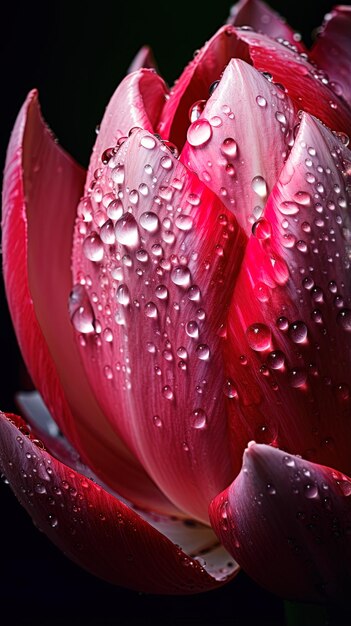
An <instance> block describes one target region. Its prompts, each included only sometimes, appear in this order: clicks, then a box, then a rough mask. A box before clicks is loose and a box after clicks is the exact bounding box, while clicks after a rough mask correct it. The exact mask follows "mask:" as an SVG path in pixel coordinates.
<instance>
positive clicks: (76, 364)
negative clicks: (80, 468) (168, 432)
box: [2, 92, 172, 510]
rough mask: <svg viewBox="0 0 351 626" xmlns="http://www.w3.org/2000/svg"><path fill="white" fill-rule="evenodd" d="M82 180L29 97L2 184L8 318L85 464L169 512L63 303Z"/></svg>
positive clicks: (125, 491)
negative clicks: (86, 366) (121, 429)
mask: <svg viewBox="0 0 351 626" xmlns="http://www.w3.org/2000/svg"><path fill="white" fill-rule="evenodd" d="M83 178H84V172H83V171H82V170H81V168H80V167H79V166H78V165H76V164H75V163H74V162H73V161H72V160H71V159H70V158H69V157H68V155H67V154H65V153H64V152H63V151H62V150H61V149H60V148H59V147H58V145H57V143H56V142H55V141H54V139H53V137H52V135H51V133H50V131H49V130H48V129H47V127H46V126H45V124H44V122H43V120H42V118H41V116H40V111H39V106H38V102H37V96H36V93H35V92H32V93H31V94H30V95H29V96H28V99H27V101H26V102H25V104H24V106H23V108H22V110H21V112H20V114H19V116H18V119H17V122H16V126H15V128H14V131H13V134H12V138H11V142H10V145H9V149H8V155H7V162H6V168H5V176H4V187H3V240H2V245H3V263H4V278H5V285H6V291H7V297H8V302H9V307H10V311H11V315H12V320H13V323H14V327H15V331H16V334H17V338H18V341H19V344H20V347H21V350H22V354H23V356H24V359H25V362H26V364H27V367H28V370H29V371H30V374H31V376H32V379H33V381H34V384H35V385H36V386H37V387H38V389H39V390H40V392H41V394H42V396H43V398H44V401H45V403H46V405H47V407H48V409H49V411H50V413H51V415H52V416H53V417H54V419H55V420H56V422H57V423H58V425H59V426H60V428H61V430H62V431H63V432H64V433H65V435H66V436H67V438H68V439H70V441H71V442H72V443H73V444H74V445H75V447H76V449H77V450H78V451H79V453H80V454H81V456H82V458H83V459H84V461H85V462H86V463H87V464H88V465H89V466H90V467H92V468H94V470H95V471H96V473H97V474H99V475H100V476H101V478H102V479H103V480H104V482H106V483H108V484H109V485H110V486H111V487H113V488H114V489H116V490H118V491H119V492H121V493H122V494H123V495H125V496H126V497H128V498H129V499H131V500H134V501H136V502H138V503H139V504H144V506H147V504H148V503H149V506H150V507H151V506H152V507H153V508H155V509H157V508H158V505H159V506H160V507H161V508H160V510H170V509H169V507H170V506H171V505H170V504H169V503H168V502H167V501H166V499H165V498H163V496H162V495H161V494H160V493H159V491H158V489H157V488H156V487H155V486H154V485H153V483H152V481H150V480H149V478H148V477H147V476H146V474H145V473H144V471H143V470H142V468H141V467H140V466H139V464H138V463H137V461H136V460H135V459H134V458H133V456H132V455H131V454H130V453H129V451H128V450H127V449H126V448H125V447H124V445H123V444H122V443H121V442H120V441H119V440H118V438H117V437H116V435H115V433H114V432H113V430H112V429H111V427H110V425H109V423H108V421H106V418H105V417H104V416H103V414H102V413H101V410H100V408H99V407H98V405H97V403H96V401H95V399H94V397H93V395H92V393H91V390H90V388H89V383H88V381H87V379H86V377H85V374H84V371H83V369H82V366H81V362H80V358H79V354H78V351H77V349H76V347H75V342H74V335H73V332H72V327H71V324H70V320H69V316H68V312H67V300H68V294H69V292H70V288H71V279H70V276H71V272H70V255H71V247H72V233H73V224H74V219H75V213H76V206H77V202H78V199H79V196H80V194H81V192H82V187H83ZM164 507H165V508H164ZM171 508H172V507H171Z"/></svg>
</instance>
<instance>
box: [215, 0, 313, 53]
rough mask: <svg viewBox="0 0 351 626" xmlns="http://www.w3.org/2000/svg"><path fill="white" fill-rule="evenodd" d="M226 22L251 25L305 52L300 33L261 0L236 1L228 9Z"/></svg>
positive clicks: (260, 31)
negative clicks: (228, 14) (228, 13)
mask: <svg viewBox="0 0 351 626" xmlns="http://www.w3.org/2000/svg"><path fill="white" fill-rule="evenodd" d="M227 24H231V25H232V26H251V28H252V29H253V30H256V31H257V32H259V33H264V34H265V35H269V37H272V39H278V40H279V39H281V40H285V41H288V42H289V43H290V44H291V45H292V46H295V47H296V49H297V50H298V51H299V52H306V48H305V46H304V45H303V43H302V42H301V35H299V33H296V32H295V31H294V30H293V29H292V28H290V26H289V24H287V23H286V20H285V19H284V18H282V17H281V16H280V15H279V14H278V13H277V12H276V11H274V10H273V9H271V7H270V6H268V4H266V3H265V2H262V1H261V0H239V2H236V3H235V4H234V5H233V6H232V8H231V10H230V16H229V18H228V20H227Z"/></svg>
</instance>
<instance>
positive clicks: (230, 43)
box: [158, 26, 351, 148]
mask: <svg viewBox="0 0 351 626" xmlns="http://www.w3.org/2000/svg"><path fill="white" fill-rule="evenodd" d="M234 57H236V58H239V59H242V60H243V61H246V62H247V63H250V64H251V65H253V66H254V67H255V68H256V69H257V70H259V71H261V72H266V74H267V75H268V77H270V79H271V80H273V81H274V82H275V83H278V84H279V85H280V87H282V85H283V86H284V87H283V89H286V90H287V93H288V95H289V97H290V99H291V100H292V101H293V102H294V104H295V106H296V107H297V108H298V109H302V110H304V111H307V112H308V113H311V114H312V115H315V116H316V117H318V118H319V119H321V120H322V122H324V123H325V124H327V125H328V126H329V127H330V128H332V129H333V130H337V131H343V132H345V133H348V134H350V133H351V111H350V109H349V107H348V106H347V105H346V104H345V102H344V101H343V100H342V99H341V98H339V97H338V96H337V95H336V94H335V92H334V91H333V90H332V89H331V88H330V86H328V85H326V84H325V75H324V72H318V70H317V69H316V68H315V66H314V65H312V64H311V63H309V62H308V60H307V59H306V55H303V54H299V53H298V52H296V50H294V49H293V48H292V47H291V46H289V45H284V44H282V43H279V42H277V41H273V40H272V39H271V38H270V37H268V36H267V35H264V34H262V33H255V32H251V31H248V30H244V29H240V28H233V27H232V26H226V27H223V28H221V29H220V30H219V31H218V32H217V33H216V34H215V35H214V36H213V37H212V39H210V41H208V42H207V43H206V44H205V45H204V47H203V48H202V49H201V50H200V52H199V53H198V54H197V56H196V57H195V59H194V60H193V61H192V62H191V63H190V64H189V65H188V66H187V67H186V68H185V70H184V72H183V74H182V75H181V77H180V78H179V80H178V81H177V83H176V85H175V86H174V88H173V89H172V91H171V94H170V98H169V99H168V100H167V102H166V104H165V106H164V108H163V111H162V115H161V118H160V121H159V124H158V129H159V130H158V132H160V134H161V135H162V136H163V137H165V138H167V139H168V138H170V139H171V141H173V142H174V143H175V144H177V145H178V147H179V148H181V147H182V146H183V144H184V141H185V135H186V131H187V128H188V126H189V117H188V111H189V109H190V108H191V107H192V105H193V104H194V103H195V102H196V101H198V100H199V99H200V100H201V99H204V100H207V98H208V96H209V88H210V86H211V83H213V81H216V80H219V79H220V78H221V73H222V72H223V70H224V69H225V67H226V65H227V64H228V63H229V61H230V59H232V58H234ZM234 113H235V112H234Z"/></svg>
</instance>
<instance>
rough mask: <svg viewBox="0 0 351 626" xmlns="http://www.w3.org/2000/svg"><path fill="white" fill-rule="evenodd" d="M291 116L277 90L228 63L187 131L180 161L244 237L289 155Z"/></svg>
mask: <svg viewBox="0 0 351 626" xmlns="http://www.w3.org/2000/svg"><path fill="white" fill-rule="evenodd" d="M296 113H297V111H295V110H294V105H293V104H292V102H291V100H290V98H289V97H288V96H287V95H286V94H285V93H284V92H283V91H282V90H281V89H277V88H276V86H275V85H273V84H272V83H270V82H269V81H268V80H266V79H265V78H264V77H263V76H262V74H261V73H260V72H258V71H257V70H255V69H254V68H252V67H251V66H250V65H248V64H247V63H245V62H244V61H241V60H239V59H234V60H232V61H230V62H229V63H228V65H227V67H226V69H225V71H224V74H223V78H222V79H221V82H220V83H219V85H218V87H217V88H216V89H215V91H214V93H213V95H212V96H211V97H210V99H209V100H208V101H207V103H206V106H205V108H204V110H203V113H202V114H201V115H200V117H199V118H198V119H195V120H194V122H193V123H192V124H191V125H190V127H189V129H188V140H187V142H186V144H185V146H184V148H183V151H182V154H181V157H180V160H181V161H182V162H183V163H185V164H186V165H187V166H188V167H189V168H190V169H191V170H193V171H194V172H197V174H198V175H199V177H200V180H202V181H203V182H204V183H205V184H206V185H207V186H208V187H209V188H210V189H212V191H214V192H215V193H216V194H217V195H218V196H219V197H220V198H221V200H222V202H223V204H224V205H225V206H226V207H227V209H228V210H229V211H231V212H232V213H234V215H235V217H236V219H237V220H238V222H239V224H240V225H241V227H242V228H243V230H244V231H245V232H246V233H247V234H250V233H251V227H252V224H253V222H254V221H256V219H257V218H258V217H260V215H261V214H262V212H263V209H264V206H265V203H266V200H267V196H268V194H269V193H270V191H271V189H272V188H273V186H274V184H275V182H276V180H277V178H278V176H279V173H280V170H281V169H282V167H283V165H284V162H285V160H286V158H287V155H288V154H289V151H290V147H291V143H292V141H293V127H294V125H295V123H296V119H297V118H296ZM195 117H197V116H196V115H195ZM203 129H204V130H203ZM206 131H207V132H206ZM201 133H202V134H204V141H201V139H202V138H201Z"/></svg>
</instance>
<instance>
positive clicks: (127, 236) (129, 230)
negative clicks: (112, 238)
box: [115, 213, 139, 247]
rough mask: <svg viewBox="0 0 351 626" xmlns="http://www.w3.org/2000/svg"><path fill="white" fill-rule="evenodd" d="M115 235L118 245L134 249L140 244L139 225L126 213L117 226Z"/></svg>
mask: <svg viewBox="0 0 351 626" xmlns="http://www.w3.org/2000/svg"><path fill="white" fill-rule="evenodd" d="M115 235H116V239H117V241H118V243H120V244H122V245H124V246H130V247H134V246H136V245H137V244H138V242H139V231H138V225H137V223H136V221H135V217H134V216H133V215H132V214H131V213H125V214H124V215H123V217H121V218H120V219H119V220H118V222H116V226H115Z"/></svg>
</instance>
